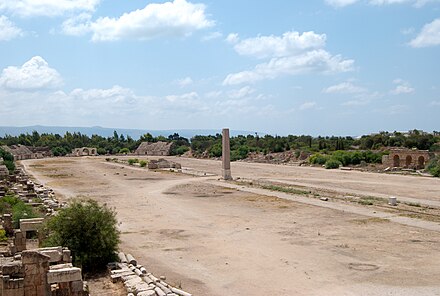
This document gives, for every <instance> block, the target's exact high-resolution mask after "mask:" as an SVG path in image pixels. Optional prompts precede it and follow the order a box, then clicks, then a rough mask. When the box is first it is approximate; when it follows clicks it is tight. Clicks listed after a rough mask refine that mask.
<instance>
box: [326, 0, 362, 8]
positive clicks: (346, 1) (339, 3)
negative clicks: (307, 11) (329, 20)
mask: <svg viewBox="0 0 440 296" xmlns="http://www.w3.org/2000/svg"><path fill="white" fill-rule="evenodd" d="M358 1H359V0H325V2H326V3H327V4H328V5H331V6H333V7H345V6H348V5H352V4H354V3H356V2H358Z"/></svg>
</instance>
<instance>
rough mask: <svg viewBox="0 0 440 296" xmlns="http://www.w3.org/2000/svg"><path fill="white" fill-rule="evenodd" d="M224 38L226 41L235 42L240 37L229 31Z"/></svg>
mask: <svg viewBox="0 0 440 296" xmlns="http://www.w3.org/2000/svg"><path fill="white" fill-rule="evenodd" d="M225 40H226V42H228V43H231V44H235V43H237V42H238V41H240V37H239V36H238V34H237V33H230V34H229V35H228V36H226V39H225Z"/></svg>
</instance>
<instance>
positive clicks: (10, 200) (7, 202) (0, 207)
mask: <svg viewBox="0 0 440 296" xmlns="http://www.w3.org/2000/svg"><path fill="white" fill-rule="evenodd" d="M0 213H1V214H5V213H12V221H13V224H14V228H19V227H20V219H25V218H36V217H38V215H37V213H35V212H34V209H33V208H32V207H31V206H29V205H27V204H25V203H24V202H23V201H22V200H20V199H19V198H17V197H16V196H12V195H6V196H5V197H3V198H2V199H1V201H0Z"/></svg>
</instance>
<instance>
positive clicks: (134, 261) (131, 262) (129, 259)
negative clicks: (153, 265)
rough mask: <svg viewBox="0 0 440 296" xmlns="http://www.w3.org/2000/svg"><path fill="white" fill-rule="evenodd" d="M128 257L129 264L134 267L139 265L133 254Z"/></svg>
mask: <svg viewBox="0 0 440 296" xmlns="http://www.w3.org/2000/svg"><path fill="white" fill-rule="evenodd" d="M126 257H127V261H128V263H130V264H133V265H134V266H136V265H137V261H136V259H134V257H133V256H132V255H131V254H127V256H126Z"/></svg>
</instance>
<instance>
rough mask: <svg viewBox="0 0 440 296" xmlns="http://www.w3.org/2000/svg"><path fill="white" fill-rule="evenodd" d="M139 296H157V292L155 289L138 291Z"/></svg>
mask: <svg viewBox="0 0 440 296" xmlns="http://www.w3.org/2000/svg"><path fill="white" fill-rule="evenodd" d="M137 296H156V292H155V291H154V290H147V291H143V292H140V293H138V294H137Z"/></svg>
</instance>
